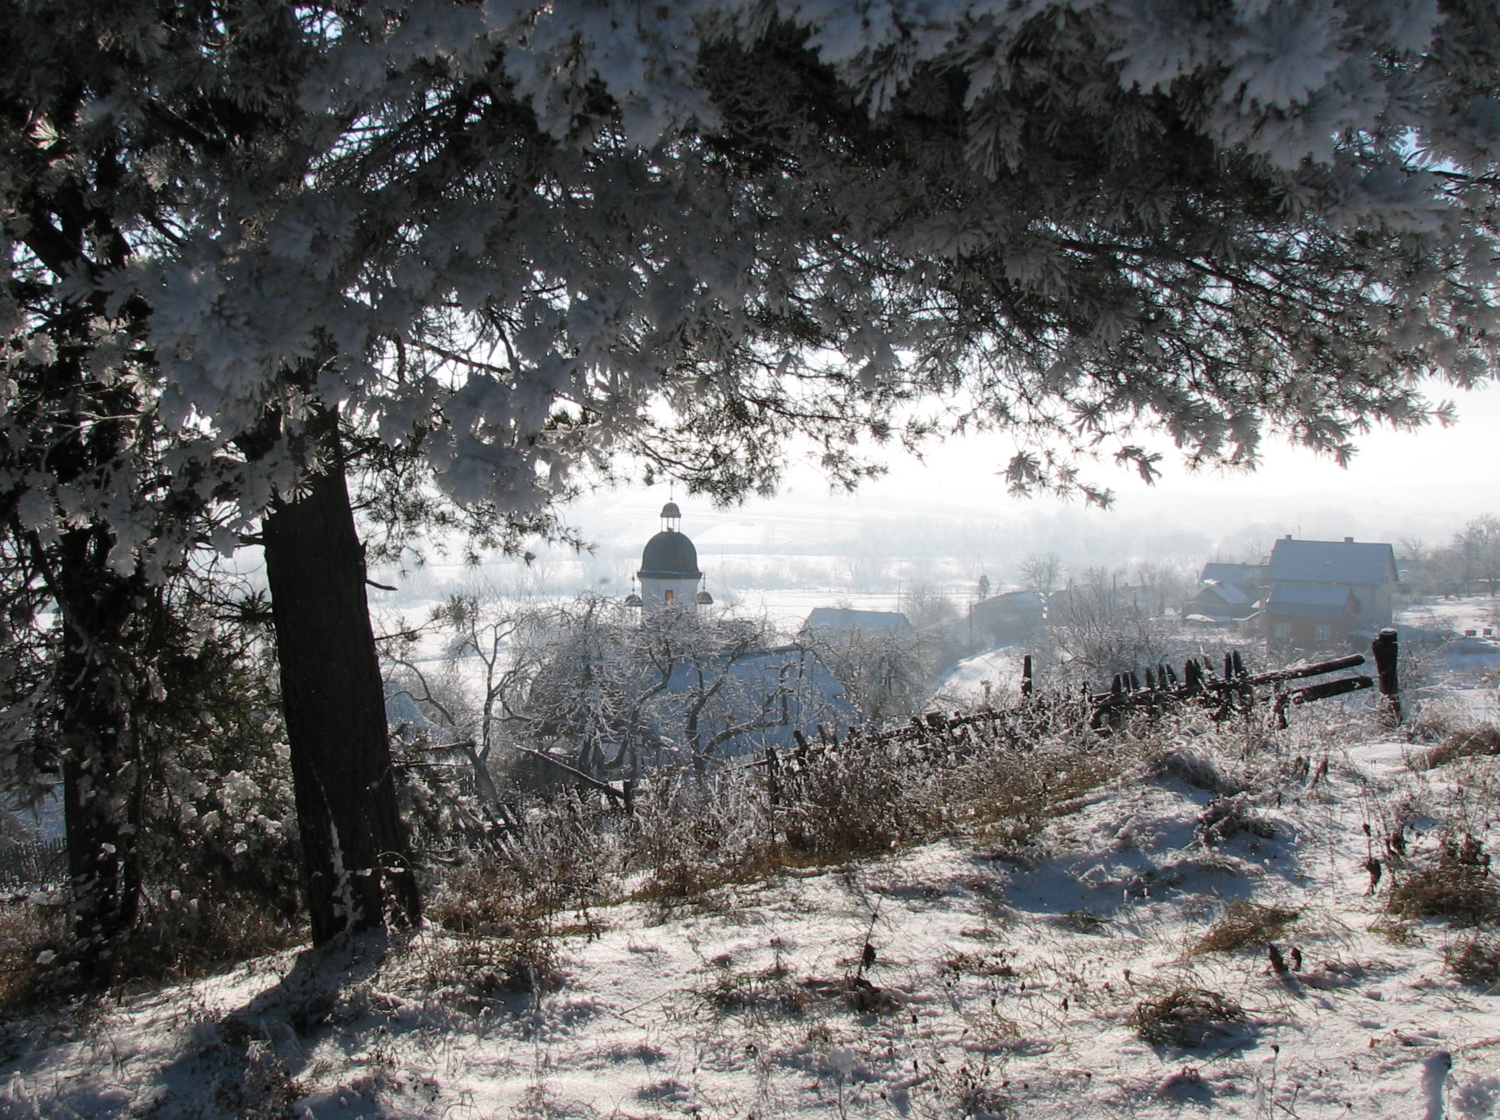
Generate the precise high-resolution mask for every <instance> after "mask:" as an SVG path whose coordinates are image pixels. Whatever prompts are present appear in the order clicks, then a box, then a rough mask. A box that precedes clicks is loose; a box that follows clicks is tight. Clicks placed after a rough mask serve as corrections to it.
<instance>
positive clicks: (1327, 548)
mask: <svg viewBox="0 0 1500 1120" xmlns="http://www.w3.org/2000/svg"><path fill="white" fill-rule="evenodd" d="M1266 579H1267V580H1269V581H1271V582H1272V583H1275V582H1276V581H1278V580H1292V581H1297V582H1308V583H1346V584H1361V585H1370V586H1378V585H1379V584H1382V583H1385V582H1386V581H1387V580H1389V581H1391V582H1392V583H1394V582H1395V581H1396V554H1395V551H1394V550H1393V549H1392V548H1391V546H1390V545H1388V544H1375V543H1358V542H1355V541H1352V540H1345V541H1297V540H1286V539H1282V540H1279V541H1277V542H1276V547H1275V548H1273V549H1272V550H1271V563H1270V564H1269V565H1267V567H1266Z"/></svg>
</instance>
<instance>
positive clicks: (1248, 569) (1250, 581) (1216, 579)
mask: <svg viewBox="0 0 1500 1120" xmlns="http://www.w3.org/2000/svg"><path fill="white" fill-rule="evenodd" d="M1265 574H1266V568H1265V565H1264V564H1218V563H1215V564H1204V565H1203V574H1202V575H1201V576H1199V577H1198V578H1199V579H1200V580H1202V582H1204V583H1233V584H1244V585H1248V586H1250V587H1254V586H1256V585H1257V584H1258V583H1260V581H1261V580H1262V579H1263V578H1265Z"/></svg>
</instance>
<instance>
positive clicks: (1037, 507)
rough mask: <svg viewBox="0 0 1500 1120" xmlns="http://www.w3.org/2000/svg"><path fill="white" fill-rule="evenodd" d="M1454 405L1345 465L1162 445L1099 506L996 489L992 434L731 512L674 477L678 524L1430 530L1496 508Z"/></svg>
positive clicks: (612, 536)
mask: <svg viewBox="0 0 1500 1120" xmlns="http://www.w3.org/2000/svg"><path fill="white" fill-rule="evenodd" d="M1435 395H1436V394H1435ZM1450 395H1451V394H1450ZM1457 404H1458V412H1459V422H1458V423H1457V424H1456V425H1455V426H1453V427H1451V428H1447V429H1442V428H1436V427H1432V428H1428V429H1425V430H1423V431H1420V432H1418V433H1415V434H1401V433H1395V432H1391V431H1389V430H1377V431H1375V432H1372V433H1370V434H1369V435H1367V436H1365V437H1363V438H1362V439H1361V440H1360V451H1359V454H1358V455H1357V456H1356V457H1355V459H1354V461H1353V463H1352V464H1351V465H1350V466H1349V467H1348V468H1341V467H1339V466H1337V465H1336V464H1334V463H1332V462H1331V461H1329V460H1327V459H1322V458H1319V457H1317V456H1314V455H1313V454H1312V453H1311V452H1308V451H1305V450H1302V449H1300V448H1292V447H1289V446H1287V445H1286V443H1285V442H1284V441H1280V440H1277V439H1275V438H1271V439H1268V440H1267V442H1266V444H1265V445H1264V451H1265V460H1264V463H1263V465H1262V467H1261V468H1260V469H1259V470H1258V471H1256V472H1255V473H1253V474H1222V473H1216V472H1208V473H1199V474H1191V473H1188V472H1187V471H1186V470H1185V469H1184V468H1183V467H1182V466H1181V465H1180V460H1179V459H1177V458H1175V457H1174V455H1173V453H1172V452H1171V450H1170V448H1166V447H1164V448H1162V450H1164V451H1166V452H1167V458H1166V460H1165V461H1164V462H1163V468H1164V469H1163V477H1162V479H1161V480H1160V481H1159V482H1158V483H1157V484H1156V485H1155V486H1147V485H1146V484H1145V483H1143V482H1141V481H1140V480H1139V479H1138V478H1137V477H1136V476H1134V475H1132V474H1128V473H1126V472H1125V471H1122V470H1120V469H1118V468H1116V467H1114V466H1113V464H1110V463H1099V464H1096V465H1095V466H1094V469H1093V471H1092V472H1091V476H1092V477H1093V478H1094V479H1095V480H1096V481H1099V482H1102V483H1104V484H1105V485H1108V486H1110V487H1111V488H1113V489H1114V491H1115V496H1116V502H1115V506H1114V508H1113V509H1111V510H1109V511H1096V510H1085V509H1083V508H1082V507H1081V505H1080V504H1079V503H1077V502H1071V503H1062V502H1059V501H1058V500H1057V499H1053V498H1046V497H1043V498H1033V499H1016V498H1012V497H1010V496H1009V495H1008V494H1006V492H1005V487H1004V483H1003V481H1002V480H1001V479H1000V478H998V477H997V475H996V472H997V471H998V470H1000V468H1001V467H1002V466H1003V464H1004V461H1005V460H1006V458H1007V457H1008V456H1009V454H1010V444H1009V443H1008V442H1007V441H1006V440H1004V439H1003V438H1001V437H997V436H991V437H974V438H968V439H963V440H952V441H949V442H948V443H946V444H943V445H940V446H935V447H933V448H932V449H931V450H930V452H929V453H928V454H927V456H926V458H925V461H920V462H919V461H917V460H914V459H910V458H907V457H905V456H897V457H893V458H892V459H891V460H890V468H891V470H890V474H889V475H888V476H887V477H885V478H883V479H881V480H879V481H877V482H874V483H871V484H868V485H867V486H865V487H864V488H862V489H861V490H860V491H859V493H857V494H856V495H854V496H852V497H849V496H844V495H830V494H829V493H828V489H827V484H826V482H825V481H824V480H823V479H821V478H820V477H819V475H818V473H817V472H816V471H815V470H814V469H812V468H811V467H798V468H796V469H794V470H793V471H792V472H791V473H790V474H789V475H788V477H787V480H786V483H785V485H784V486H783V488H782V491H781V493H780V494H779V495H778V496H777V497H776V498H773V499H755V500H752V501H750V502H748V503H746V505H745V506H744V507H743V508H741V509H737V510H730V511H714V510H712V509H711V508H710V507H709V505H708V503H707V502H706V501H703V500H701V499H696V498H686V497H684V496H683V494H682V491H681V489H680V488H679V489H678V490H677V492H676V496H677V498H678V500H679V502H680V504H681V505H682V506H683V512H684V523H683V528H684V529H685V530H687V531H689V532H690V533H692V534H694V535H695V536H696V535H697V533H701V532H705V531H711V530H712V532H711V536H717V535H722V534H724V533H727V532H729V531H730V526H731V525H745V526H748V525H749V524H750V523H751V522H755V523H757V524H760V525H765V524H767V523H769V522H777V521H788V522H795V523H800V524H802V525H804V526H808V525H818V524H826V525H827V526H828V528H829V530H830V531H831V530H832V528H833V525H834V523H845V524H847V523H848V522H850V521H864V520H869V519H872V518H873V519H884V520H886V521H890V520H891V519H895V520H897V521H898V522H899V521H900V520H901V519H903V518H910V519H913V520H915V519H917V518H920V517H922V516H927V515H928V514H929V513H930V514H931V515H935V516H940V517H943V518H962V517H970V516H971V517H975V518H983V519H987V520H991V521H998V522H1001V523H1013V524H1017V525H1021V524H1036V523H1038V522H1048V521H1051V522H1053V523H1055V524H1056V525H1057V526H1058V527H1059V528H1060V527H1061V526H1063V525H1066V526H1068V527H1069V528H1068V529H1067V531H1069V532H1076V533H1080V534H1086V533H1088V532H1090V531H1093V530H1094V529H1097V530H1100V531H1102V532H1105V533H1113V532H1114V531H1115V530H1116V529H1118V528H1119V527H1120V526H1122V525H1131V524H1134V525H1142V524H1144V525H1149V526H1153V527H1154V528H1155V529H1156V530H1157V531H1159V533H1160V534H1161V535H1164V536H1165V535H1170V534H1172V533H1183V534H1189V535H1194V536H1201V537H1203V538H1206V539H1207V541H1208V542H1211V543H1213V544H1218V543H1220V542H1226V544H1227V546H1228V547H1230V548H1231V550H1233V548H1234V547H1235V542H1236V541H1237V540H1241V539H1248V538H1259V539H1266V538H1267V534H1271V535H1279V534H1281V533H1283V532H1291V533H1296V534H1297V535H1299V536H1306V537H1309V538H1319V537H1321V538H1333V539H1337V538H1339V537H1343V536H1355V537H1357V538H1359V539H1362V540H1390V541H1393V542H1394V541H1397V540H1399V539H1400V538H1401V537H1403V536H1417V537H1424V538H1426V539H1429V540H1436V539H1442V538H1445V537H1447V536H1449V535H1450V534H1451V533H1452V532H1453V531H1454V530H1456V529H1457V528H1459V526H1461V525H1462V524H1463V522H1464V521H1466V520H1468V519H1470V518H1473V517H1476V516H1478V515H1479V514H1482V513H1486V512H1491V511H1493V512H1496V513H1500V389H1496V390H1489V391H1484V392H1478V393H1470V394H1464V395H1460V396H1458V398H1457ZM667 494H668V487H667V486H666V485H665V484H662V485H660V486H654V487H651V488H649V489H643V490H636V491H617V492H613V493H607V494H598V495H593V496H590V497H587V498H585V499H583V500H582V501H581V502H579V503H578V504H577V505H576V506H575V507H574V508H573V510H572V511H571V516H570V520H571V521H572V522H573V523H574V524H575V525H576V526H577V527H578V528H579V529H580V530H581V531H582V532H583V533H584V535H585V536H587V537H589V538H590V539H593V540H596V541H606V540H616V541H620V542H621V543H622V544H623V543H625V542H627V541H630V540H633V539H634V538H635V537H637V536H639V535H640V534H641V533H642V532H643V531H645V529H647V528H650V527H654V521H655V513H656V510H657V509H659V508H660V505H661V503H662V502H663V501H665V500H666V498H667ZM716 527H717V528H716ZM695 530H696V531H697V532H695ZM1252 530H1255V531H1252ZM1057 531H1058V530H1057V529H1054V530H1053V532H1054V533H1055V532H1057Z"/></svg>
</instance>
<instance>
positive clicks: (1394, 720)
mask: <svg viewBox="0 0 1500 1120" xmlns="http://www.w3.org/2000/svg"><path fill="white" fill-rule="evenodd" d="M1370 652H1371V653H1373V654H1374V655H1375V672H1376V674H1377V675H1378V677H1379V678H1380V700H1379V702H1378V703H1377V705H1376V708H1375V710H1376V712H1377V713H1379V716H1380V722H1381V723H1382V724H1383V725H1385V726H1386V727H1399V726H1400V725H1401V687H1400V682H1399V680H1398V678H1397V676H1396V663H1397V660H1398V648H1397V644H1396V631H1395V630H1394V629H1392V628H1390V627H1387V628H1386V629H1384V630H1382V631H1381V632H1380V633H1379V634H1376V635H1375V640H1374V641H1373V642H1371V643H1370Z"/></svg>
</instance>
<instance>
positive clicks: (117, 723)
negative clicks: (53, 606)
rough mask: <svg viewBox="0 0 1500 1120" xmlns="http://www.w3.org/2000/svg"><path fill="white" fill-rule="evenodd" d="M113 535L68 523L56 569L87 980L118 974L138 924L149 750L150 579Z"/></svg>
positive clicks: (71, 848) (62, 721)
mask: <svg viewBox="0 0 1500 1120" xmlns="http://www.w3.org/2000/svg"><path fill="white" fill-rule="evenodd" d="M112 543H113V541H112V538H111V536H110V535H109V533H108V532H107V531H105V530H104V529H103V528H102V527H99V526H92V527H89V528H80V529H74V530H71V531H69V532H67V533H65V534H64V535H63V538H62V540H61V542H60V544H59V547H58V549H57V552H56V557H55V562H56V566H55V569H54V571H53V576H52V587H53V591H54V593H55V595H56V598H57V605H58V611H59V614H60V616H61V619H62V647H61V649H60V650H59V653H58V660H57V682H58V685H57V687H58V693H59V700H60V704H59V720H58V723H59V726H58V730H59V734H60V739H61V747H62V750H61V752H60V753H61V755H62V772H63V799H64V800H63V812H64V819H65V822H66V825H67V834H68V835H67V843H68V874H69V878H70V879H71V880H72V888H73V925H74V932H75V934H76V937H77V944H76V947H75V952H76V954H77V960H78V963H79V967H80V970H81V974H80V976H79V977H78V978H79V979H80V980H82V981H83V982H85V983H95V982H99V981H104V980H107V979H108V978H109V976H110V975H111V974H112V972H113V966H114V959H113V958H114V952H113V949H114V946H115V945H116V943H117V942H118V941H119V940H120V939H121V938H122V937H124V936H125V935H126V934H128V933H129V932H130V930H131V928H132V927H133V926H134V924H135V919H136V914H137V910H138V907H139V904H140V893H141V867H140V860H139V855H138V841H139V836H140V826H141V798H142V793H143V790H144V782H145V771H146V761H147V760H146V759H145V758H144V757H143V749H142V748H143V742H142V735H143V734H144V733H145V729H144V728H142V727H141V726H140V725H139V724H138V722H137V716H138V709H139V707H140V704H139V701H140V700H141V696H142V693H143V692H147V691H149V689H150V682H149V680H146V679H143V676H144V670H143V669H142V667H141V666H140V665H139V664H138V659H137V658H136V657H134V656H133V655H134V653H135V652H136V650H135V648H134V647H135V645H136V644H137V643H136V633H135V632H136V630H137V628H138V623H139V619H138V615H139V613H140V612H142V611H144V610H146V609H148V600H149V598H150V588H148V587H147V586H146V584H145V581H144V580H143V579H142V578H141V577H139V576H131V577H122V576H119V575H116V574H115V573H114V572H113V571H112V570H111V569H110V567H109V566H108V564H107V562H106V558H107V554H108V552H109V549H110V547H111V544H112Z"/></svg>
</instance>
